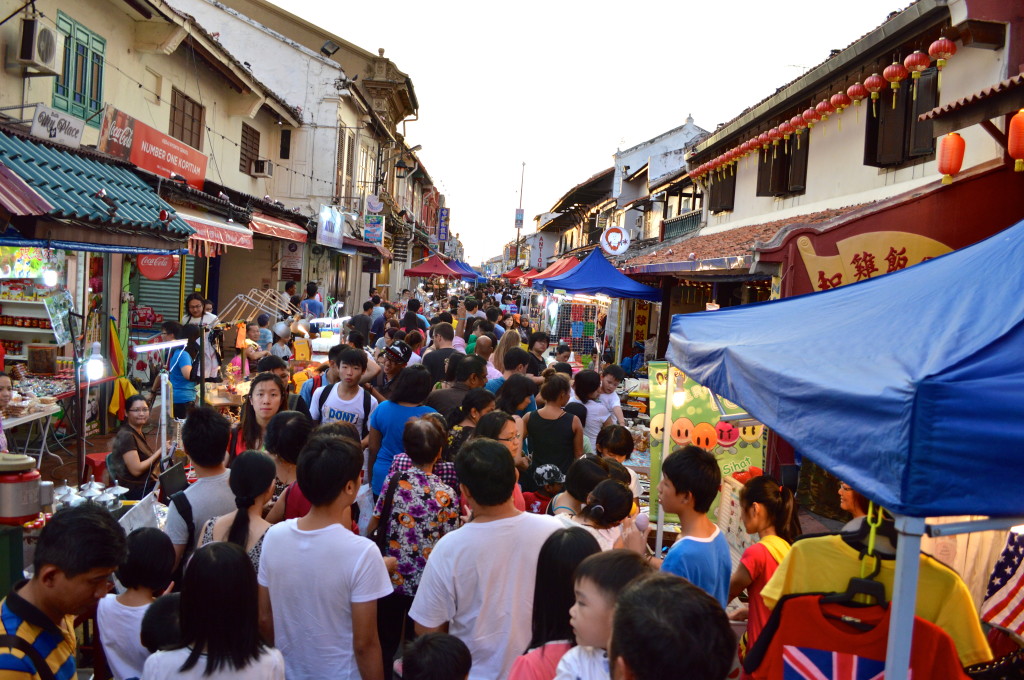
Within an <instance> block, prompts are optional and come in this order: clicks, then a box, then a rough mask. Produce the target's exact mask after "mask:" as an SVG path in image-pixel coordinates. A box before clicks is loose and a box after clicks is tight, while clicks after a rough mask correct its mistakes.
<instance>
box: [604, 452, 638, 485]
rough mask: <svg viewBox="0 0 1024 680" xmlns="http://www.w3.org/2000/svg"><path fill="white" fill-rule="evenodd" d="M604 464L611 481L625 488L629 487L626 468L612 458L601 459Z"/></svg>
mask: <svg viewBox="0 0 1024 680" xmlns="http://www.w3.org/2000/svg"><path fill="white" fill-rule="evenodd" d="M601 460H603V461H604V462H605V464H607V465H608V476H609V477H611V478H612V479H617V480H619V481H620V482H622V483H623V484H625V485H626V486H629V483H630V481H631V479H630V476H629V470H627V469H626V466H625V465H623V464H622V463H620V462H619V461H617V460H615V459H613V458H602V459H601Z"/></svg>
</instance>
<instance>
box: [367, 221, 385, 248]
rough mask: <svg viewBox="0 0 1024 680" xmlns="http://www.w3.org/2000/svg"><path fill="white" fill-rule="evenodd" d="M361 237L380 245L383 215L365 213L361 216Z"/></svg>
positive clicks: (382, 232)
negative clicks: (364, 215) (365, 214)
mask: <svg viewBox="0 0 1024 680" xmlns="http://www.w3.org/2000/svg"><path fill="white" fill-rule="evenodd" d="M363 239H364V240H365V241H366V242H367V243H376V244H377V245H380V244H381V243H383V242H384V216H383V215H367V216H366V217H364V218H363Z"/></svg>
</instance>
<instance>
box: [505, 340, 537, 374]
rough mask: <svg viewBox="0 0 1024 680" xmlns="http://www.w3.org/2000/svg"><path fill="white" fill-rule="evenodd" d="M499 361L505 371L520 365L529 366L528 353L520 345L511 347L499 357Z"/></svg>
mask: <svg viewBox="0 0 1024 680" xmlns="http://www.w3.org/2000/svg"><path fill="white" fill-rule="evenodd" d="M501 363H502V365H503V366H505V370H506V371H514V370H516V369H517V368H519V367H520V366H529V365H530V353H529V352H527V351H526V350H525V349H523V348H522V347H518V346H516V347H511V348H509V350H508V351H507V352H505V356H503V357H502V358H501Z"/></svg>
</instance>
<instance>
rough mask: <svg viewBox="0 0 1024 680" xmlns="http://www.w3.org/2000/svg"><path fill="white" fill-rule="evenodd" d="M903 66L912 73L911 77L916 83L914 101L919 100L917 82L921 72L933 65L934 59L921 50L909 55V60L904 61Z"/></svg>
mask: <svg viewBox="0 0 1024 680" xmlns="http://www.w3.org/2000/svg"><path fill="white" fill-rule="evenodd" d="M903 65H904V66H906V67H907V70H908V71H910V77H911V79H913V81H914V99H915V100H916V99H917V80H918V78H920V77H921V72H922V71H924V70H925V69H927V68H928V67H929V66H931V65H932V58H931V57H929V56H928V55H927V54H925V53H924V52H922V51H921V50H917V51H915V52H911V53H910V54H908V55H907V58H906V59H904V60H903Z"/></svg>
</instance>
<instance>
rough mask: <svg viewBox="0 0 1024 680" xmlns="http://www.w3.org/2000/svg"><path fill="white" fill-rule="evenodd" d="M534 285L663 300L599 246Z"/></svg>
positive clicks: (541, 287) (591, 293)
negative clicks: (564, 269)
mask: <svg viewBox="0 0 1024 680" xmlns="http://www.w3.org/2000/svg"><path fill="white" fill-rule="evenodd" d="M533 287H534V288H538V289H547V290H564V291H565V292H566V293H570V294H575V293H582V294H589V295H595V294H598V293H600V294H602V295H607V296H608V297H617V298H634V299H637V300H652V301H654V302H658V301H660V300H661V291H660V290H658V289H657V288H654V287H652V286H645V285H644V284H642V283H638V282H636V281H634V280H633V279H631V278H629V277H628V276H626V275H625V274H623V273H622V272H620V271H619V270H618V269H616V268H615V266H614V265H612V263H611V262H609V261H608V260H607V259H605V257H604V253H602V252H601V250H600V249H598V248H595V249H594V250H592V251H590V255H587V257H586V259H584V260H583V261H582V262H580V263H579V265H577V266H576V267H573V268H572V269H571V270H569V271H567V272H566V273H564V274H559V275H558V276H553V277H550V278H547V279H539V278H538V279H535V280H534V284H533Z"/></svg>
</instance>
